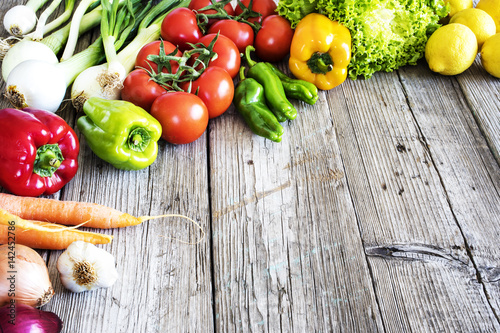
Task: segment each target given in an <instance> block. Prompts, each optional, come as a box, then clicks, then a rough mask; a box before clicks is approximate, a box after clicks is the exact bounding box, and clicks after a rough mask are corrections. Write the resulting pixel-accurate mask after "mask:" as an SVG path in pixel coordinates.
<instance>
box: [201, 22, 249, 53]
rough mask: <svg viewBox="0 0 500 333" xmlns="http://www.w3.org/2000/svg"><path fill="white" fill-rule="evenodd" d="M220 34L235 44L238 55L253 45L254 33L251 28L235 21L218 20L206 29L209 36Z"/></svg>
mask: <svg viewBox="0 0 500 333" xmlns="http://www.w3.org/2000/svg"><path fill="white" fill-rule="evenodd" d="M218 32H219V33H220V34H221V35H224V36H226V37H228V38H229V39H230V40H232V41H233V42H234V44H236V47H237V48H238V51H239V52H240V53H243V52H245V48H246V47H247V46H248V45H253V39H254V32H253V29H252V27H251V26H249V25H248V24H246V23H243V22H237V21H235V20H220V21H217V22H215V23H214V24H213V25H212V26H210V28H209V29H208V32H207V33H209V34H216V33H218Z"/></svg>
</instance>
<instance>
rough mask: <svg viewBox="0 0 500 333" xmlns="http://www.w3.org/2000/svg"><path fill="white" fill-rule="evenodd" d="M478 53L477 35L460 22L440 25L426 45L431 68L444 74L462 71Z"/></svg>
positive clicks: (426, 57) (426, 55)
mask: <svg viewBox="0 0 500 333" xmlns="http://www.w3.org/2000/svg"><path fill="white" fill-rule="evenodd" d="M476 55H477V39H476V35H474V33H473V32H472V30H471V29H470V28H468V27H467V26H465V25H463V24H459V23H451V24H448V25H443V26H441V27H439V28H438V29H437V30H436V31H434V33H433V34H432V35H431V36H430V37H429V39H428V40H427V44H426V45H425V60H427V64H428V65H429V68H430V69H431V70H432V71H433V72H436V73H439V74H443V75H457V74H460V73H462V72H463V71H465V70H466V69H467V68H469V67H470V66H471V65H472V63H473V62H474V59H475V58H476Z"/></svg>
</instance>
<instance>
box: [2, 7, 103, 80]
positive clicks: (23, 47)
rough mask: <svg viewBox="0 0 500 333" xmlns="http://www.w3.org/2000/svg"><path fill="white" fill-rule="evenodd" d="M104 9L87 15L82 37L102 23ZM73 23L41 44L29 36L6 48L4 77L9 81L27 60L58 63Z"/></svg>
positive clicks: (82, 25) (83, 19) (82, 27)
mask: <svg viewBox="0 0 500 333" xmlns="http://www.w3.org/2000/svg"><path fill="white" fill-rule="evenodd" d="M101 13H102V8H101V7H100V6H99V7H96V8H95V9H93V10H92V11H90V12H89V13H87V14H85V15H84V16H83V18H82V21H81V24H80V31H79V32H80V35H81V34H83V33H85V32H87V31H89V30H90V29H92V28H94V27H96V26H97V25H99V23H100V22H101ZM70 25H71V23H68V24H67V25H66V26H65V27H63V28H61V29H59V30H57V31H55V32H53V33H52V34H50V35H49V36H47V37H45V38H44V39H42V40H41V41H40V42H35V41H33V40H31V39H30V38H29V37H28V36H29V35H27V36H26V37H25V38H24V39H22V40H21V41H20V42H18V43H16V44H14V45H12V46H11V45H8V46H6V50H7V51H6V53H5V55H4V57H3V62H2V77H3V79H4V81H7V78H8V77H9V74H10V72H11V71H12V69H14V67H16V66H17V65H18V64H20V63H21V62H23V61H25V60H29V59H38V60H42V61H48V62H52V63H54V64H56V63H58V62H59V60H58V59H57V56H56V55H57V54H58V53H59V51H61V50H62V48H63V47H64V45H65V44H66V41H67V39H68V35H69V31H70Z"/></svg>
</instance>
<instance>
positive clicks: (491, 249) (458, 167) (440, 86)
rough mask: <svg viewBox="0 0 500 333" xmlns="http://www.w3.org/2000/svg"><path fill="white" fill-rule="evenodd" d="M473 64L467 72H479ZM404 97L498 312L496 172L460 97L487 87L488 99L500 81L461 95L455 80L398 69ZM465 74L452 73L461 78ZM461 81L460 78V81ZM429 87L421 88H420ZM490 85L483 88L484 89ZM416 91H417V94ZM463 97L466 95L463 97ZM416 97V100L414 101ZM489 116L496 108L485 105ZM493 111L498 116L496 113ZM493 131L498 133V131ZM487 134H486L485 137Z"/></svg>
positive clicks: (499, 200) (499, 187) (499, 181)
mask: <svg viewBox="0 0 500 333" xmlns="http://www.w3.org/2000/svg"><path fill="white" fill-rule="evenodd" d="M478 66H480V65H479V64H478V63H477V62H476V63H475V64H474V65H473V67H472V70H474V71H476V72H477V71H479V69H478V68H477V67H478ZM401 75H402V77H404V78H405V80H404V82H405V89H406V91H407V93H408V95H409V97H408V99H409V101H410V105H411V107H412V111H413V113H414V115H415V119H416V120H417V122H418V124H419V128H420V130H421V133H422V135H423V138H424V140H425V142H426V143H427V145H428V147H429V152H430V155H431V159H432V163H433V164H434V166H435V168H436V169H437V170H438V172H439V176H440V179H441V182H442V183H443V186H444V188H445V189H446V196H447V200H448V201H449V205H450V207H451V208H452V210H453V216H454V219H455V220H456V221H457V224H458V226H459V228H460V230H461V233H462V234H463V235H464V238H465V240H466V246H467V250H468V251H470V256H471V257H472V260H473V262H474V266H475V267H476V269H477V270H478V274H479V276H480V279H481V281H482V283H483V284H484V286H485V288H486V290H487V293H488V294H489V295H488V297H489V298H490V302H491V303H492V306H493V307H494V309H495V312H496V313H497V316H498V314H499V313H500V303H499V299H500V273H499V272H500V248H499V247H498V239H499V238H500V225H499V223H498V222H499V221H500V218H499V216H500V195H499V193H500V170H499V168H498V163H497V161H496V160H495V158H494V156H493V154H492V153H491V151H490V149H489V148H490V147H491V146H490V147H489V146H488V145H487V143H486V140H488V136H486V139H485V137H483V136H482V133H481V130H480V126H481V124H479V126H478V124H477V123H476V119H477V118H475V117H473V113H475V112H476V109H475V108H472V109H471V106H470V104H468V103H466V101H465V99H466V98H468V97H470V96H471V95H472V96H477V95H479V93H480V91H478V90H481V88H480V87H484V89H482V93H486V91H490V93H491V94H490V95H489V96H485V99H489V100H491V99H492V98H494V96H495V95H498V93H499V92H500V81H499V80H493V79H491V77H490V78H482V77H481V78H480V79H479V80H478V82H481V83H476V84H475V85H467V90H466V93H465V94H463V93H462V91H461V88H462V87H463V83H461V84H460V85H457V83H456V81H455V80H454V79H451V80H448V79H446V78H443V77H440V76H434V75H429V74H428V73H426V71H422V70H418V69H415V68H411V69H408V70H407V71H402V72H401ZM464 76H468V74H466V75H465V73H464V75H463V76H457V77H456V80H457V81H459V82H460V81H462V78H463V77H464ZM462 82H463V81H462ZM430 84H431V85H432V86H433V89H426V90H425V92H422V88H423V87H424V86H429V85H430ZM486 86H488V87H489V88H488V89H486V88H485V87H486ZM417 94H418V95H417ZM463 95H465V97H464V96H463ZM417 96H419V97H418V99H417ZM484 110H485V111H484V113H485V114H486V113H489V114H494V113H495V112H497V113H498V111H495V107H491V108H490V109H486V108H484ZM497 115H498V114H497ZM497 134H498V133H497ZM489 138H491V136H490V137H489Z"/></svg>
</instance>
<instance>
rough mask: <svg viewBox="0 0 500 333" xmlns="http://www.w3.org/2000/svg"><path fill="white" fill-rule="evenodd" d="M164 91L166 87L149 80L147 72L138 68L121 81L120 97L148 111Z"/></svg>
mask: <svg viewBox="0 0 500 333" xmlns="http://www.w3.org/2000/svg"><path fill="white" fill-rule="evenodd" d="M166 92H167V90H166V89H164V88H163V87H162V86H161V85H159V84H158V83H156V82H155V81H153V80H151V76H150V75H149V73H148V72H146V71H145V70H144V69H142V68H138V69H135V70H133V71H132V72H130V73H129V74H128V75H127V77H126V78H125V80H124V81H123V89H122V90H121V99H123V100H124V101H129V102H131V103H133V104H135V105H137V106H140V107H141V108H143V109H144V110H146V111H149V110H150V109H151V105H152V104H153V102H154V100H155V99H156V98H157V97H159V96H161V95H163V94H165V93H166Z"/></svg>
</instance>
